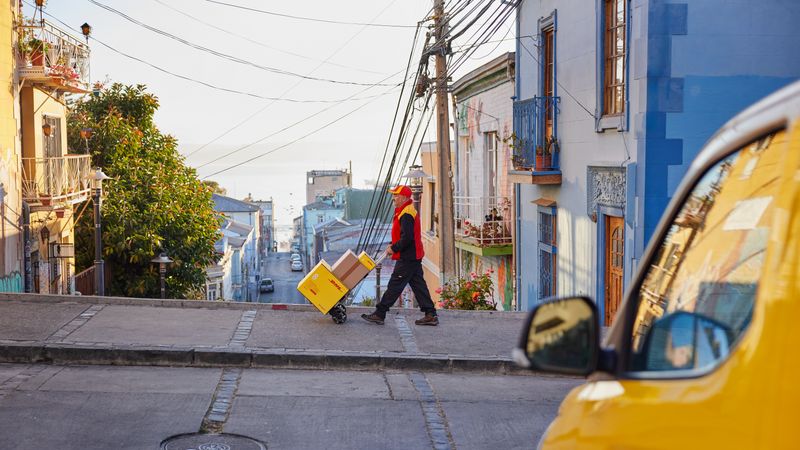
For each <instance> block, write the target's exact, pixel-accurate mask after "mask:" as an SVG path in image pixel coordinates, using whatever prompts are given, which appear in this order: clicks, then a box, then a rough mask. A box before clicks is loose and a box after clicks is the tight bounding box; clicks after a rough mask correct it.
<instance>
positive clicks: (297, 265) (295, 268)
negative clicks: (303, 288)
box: [292, 260, 303, 272]
mask: <svg viewBox="0 0 800 450" xmlns="http://www.w3.org/2000/svg"><path fill="white" fill-rule="evenodd" d="M300 270H303V263H302V262H300V261H299V260H298V261H292V272H297V271H300Z"/></svg>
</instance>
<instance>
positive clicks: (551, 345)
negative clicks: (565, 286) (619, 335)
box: [513, 297, 600, 376]
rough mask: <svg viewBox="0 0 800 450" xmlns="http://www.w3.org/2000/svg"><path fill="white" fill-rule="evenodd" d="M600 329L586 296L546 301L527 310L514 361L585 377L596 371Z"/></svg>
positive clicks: (591, 304) (523, 364) (531, 367)
mask: <svg viewBox="0 0 800 450" xmlns="http://www.w3.org/2000/svg"><path fill="white" fill-rule="evenodd" d="M599 341H600V326H599V322H598V317H597V307H596V306H595V304H594V302H593V301H592V300H591V299H590V298H588V297H566V298H559V299H554V300H549V301H546V302H545V303H542V304H540V305H538V306H537V307H536V308H534V309H533V311H531V314H530V316H528V320H526V322H525V326H524V327H523V330H522V337H521V339H520V343H519V346H518V347H517V348H516V349H514V353H513V357H514V361H515V362H516V363H517V364H518V365H520V366H521V367H525V368H530V369H532V370H541V371H545V372H554V373H561V374H568V375H584V376H585V375H589V374H590V373H592V372H594V371H595V370H597V368H598V358H599V355H600V342H599Z"/></svg>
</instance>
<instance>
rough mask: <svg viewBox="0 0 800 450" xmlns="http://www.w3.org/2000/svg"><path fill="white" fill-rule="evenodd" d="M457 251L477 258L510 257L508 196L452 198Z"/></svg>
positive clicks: (509, 203)
mask: <svg viewBox="0 0 800 450" xmlns="http://www.w3.org/2000/svg"><path fill="white" fill-rule="evenodd" d="M453 204H454V206H455V215H456V217H455V227H456V230H455V231H456V232H455V241H456V243H455V244H456V248H460V249H462V250H467V251H469V252H472V253H474V254H476V255H480V256H503V255H511V254H512V240H511V227H512V223H511V219H512V217H511V202H510V201H509V200H508V198H507V197H464V196H454V197H453Z"/></svg>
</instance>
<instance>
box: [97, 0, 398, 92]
mask: <svg viewBox="0 0 800 450" xmlns="http://www.w3.org/2000/svg"><path fill="white" fill-rule="evenodd" d="M87 1H88V2H89V3H92V4H94V5H96V6H98V7H100V8H103V9H105V10H106V11H110V12H112V13H114V14H116V15H118V16H120V17H122V18H124V19H125V20H128V21H130V22H131V23H134V24H136V25H138V26H140V27H142V28H145V29H147V30H150V31H152V32H153V33H156V34H159V35H161V36H164V37H167V38H169V39H172V40H174V41H176V42H179V43H181V44H183V45H186V46H188V47H191V48H194V49H196V50H199V51H202V52H206V53H209V54H211V55H214V56H216V57H218V58H222V59H225V60H227V61H231V62H234V63H237V64H242V65H245V66H250V67H254V68H256V69H260V70H264V71H266V72H270V73H274V74H278V75H286V76H292V77H299V78H303V79H306V80H313V81H321V82H326V83H334V84H346V85H353V86H372V85H374V83H363V82H358V81H346V80H334V79H330V78H320V77H313V76H309V75H302V74H299V73H295V72H291V71H288V70H284V69H278V68H275V67H269V66H264V65H261V64H256V63H254V62H252V61H249V60H246V59H242V58H239V57H236V56H233V55H230V54H227V53H224V52H221V51H218V50H213V49H210V48H208V47H205V46H202V45H199V44H195V43H193V42H190V41H188V40H186V39H183V38H181V37H178V36H175V35H174V34H172V33H168V32H166V31H164V30H161V29H159V28H156V27H153V26H151V25H148V24H146V23H144V22H141V21H139V20H137V19H134V18H133V17H131V16H129V15H127V14H125V13H123V12H121V11H119V10H116V9H114V8H112V7H110V6H108V5H105V4H103V3H100V2H98V1H97V0H87ZM384 86H398V85H392V84H385V85H384Z"/></svg>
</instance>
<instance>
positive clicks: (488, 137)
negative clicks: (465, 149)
mask: <svg viewBox="0 0 800 450" xmlns="http://www.w3.org/2000/svg"><path fill="white" fill-rule="evenodd" d="M483 139H484V148H485V149H486V161H485V163H486V184H487V189H486V194H487V196H488V197H489V203H490V204H491V203H492V201H493V200H494V197H497V190H498V189H497V187H498V186H497V184H498V179H497V178H498V177H497V175H498V174H497V162H498V161H497V132H494V131H490V132H488V133H484V135H483ZM484 209H487V210H488V208H484Z"/></svg>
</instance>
